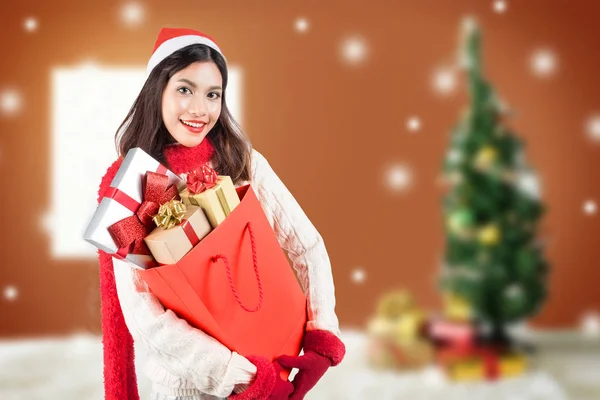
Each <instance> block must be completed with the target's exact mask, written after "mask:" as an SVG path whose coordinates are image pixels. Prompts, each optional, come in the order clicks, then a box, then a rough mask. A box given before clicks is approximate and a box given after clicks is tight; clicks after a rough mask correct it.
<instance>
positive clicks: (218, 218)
mask: <svg viewBox="0 0 600 400" xmlns="http://www.w3.org/2000/svg"><path fill="white" fill-rule="evenodd" d="M179 197H181V201H182V202H183V204H185V205H194V206H199V207H201V208H202V209H203V210H204V213H205V214H206V216H207V217H208V221H209V222H210V224H211V226H212V227H213V228H216V227H217V225H219V224H220V223H221V222H223V220H225V218H226V217H227V216H228V215H229V214H231V212H232V211H233V209H234V208H235V207H236V206H237V205H238V204H240V198H239V197H238V195H237V192H236V190H235V186H234V185H233V181H232V180H231V177H229V176H225V175H223V176H221V175H219V179H218V180H217V185H216V186H214V187H212V188H210V189H207V190H205V191H204V192H202V193H197V194H192V193H190V192H189V190H188V189H187V188H186V189H184V190H183V191H182V192H181V193H179Z"/></svg>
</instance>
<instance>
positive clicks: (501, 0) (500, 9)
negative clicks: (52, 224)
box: [494, 0, 507, 14]
mask: <svg viewBox="0 0 600 400" xmlns="http://www.w3.org/2000/svg"><path fill="white" fill-rule="evenodd" d="M506 7H507V4H506V1H505V0H496V1H494V11H495V12H497V13H498V14H504V13H505V12H506Z"/></svg>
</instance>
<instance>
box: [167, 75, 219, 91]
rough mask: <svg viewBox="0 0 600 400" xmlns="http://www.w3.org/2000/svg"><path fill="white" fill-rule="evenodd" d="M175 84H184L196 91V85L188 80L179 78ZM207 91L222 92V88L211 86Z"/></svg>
mask: <svg viewBox="0 0 600 400" xmlns="http://www.w3.org/2000/svg"><path fill="white" fill-rule="evenodd" d="M177 82H185V83H187V84H188V85H190V86H191V87H193V88H194V89H196V88H197V87H198V86H196V84H195V83H194V82H192V81H190V80H189V79H185V78H181V79H178V80H177ZM208 90H223V88H222V87H221V86H211V87H209V88H208Z"/></svg>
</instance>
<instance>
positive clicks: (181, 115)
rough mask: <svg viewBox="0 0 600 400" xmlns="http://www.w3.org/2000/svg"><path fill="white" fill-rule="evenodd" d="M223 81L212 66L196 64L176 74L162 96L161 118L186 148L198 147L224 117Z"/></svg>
mask: <svg viewBox="0 0 600 400" xmlns="http://www.w3.org/2000/svg"><path fill="white" fill-rule="evenodd" d="M222 97H223V79H222V77H221V73H220V72H219V69H218V68H217V66H216V64H215V63H213V62H195V63H192V64H190V65H189V66H187V67H186V68H184V69H182V70H181V71H179V72H177V73H176V74H174V75H173V76H172V77H171V78H170V79H169V82H168V83H167V86H166V87H165V90H164V91H163V95H162V118H163V122H164V124H165V126H166V127H167V130H168V131H169V133H170V134H171V136H172V137H173V138H174V139H175V140H176V141H177V142H178V143H180V144H182V145H184V146H186V147H195V146H197V145H199V144H200V143H201V142H202V140H204V138H205V137H206V135H207V134H208V132H210V130H211V129H212V128H213V127H214V126H215V124H216V122H217V121H218V119H219V115H220V114H221V99H222Z"/></svg>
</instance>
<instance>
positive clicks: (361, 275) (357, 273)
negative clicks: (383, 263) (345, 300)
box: [352, 267, 367, 284]
mask: <svg viewBox="0 0 600 400" xmlns="http://www.w3.org/2000/svg"><path fill="white" fill-rule="evenodd" d="M365 279H367V275H366V273H365V270H364V269H362V268H360V267H359V268H356V269H355V270H354V271H352V282H354V283H358V284H361V283H364V282H365Z"/></svg>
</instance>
